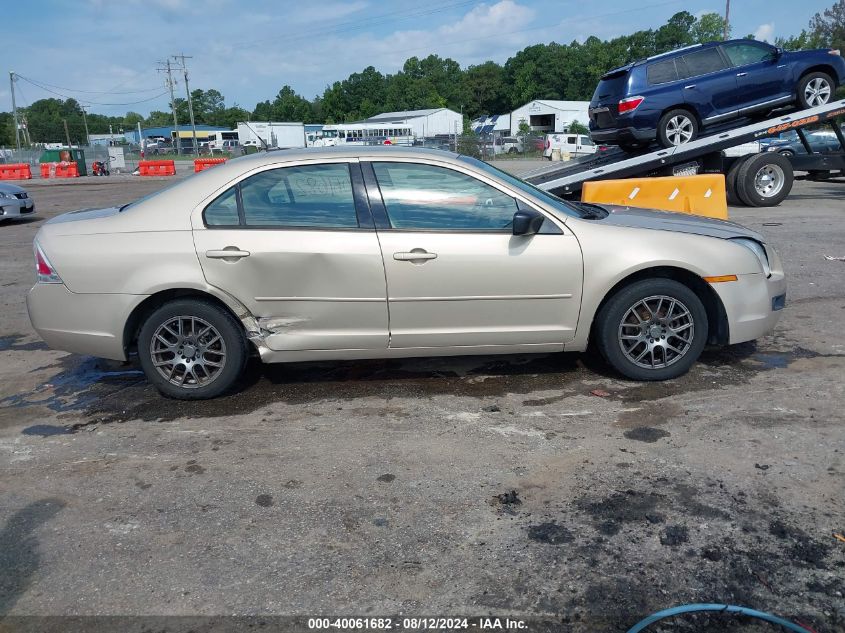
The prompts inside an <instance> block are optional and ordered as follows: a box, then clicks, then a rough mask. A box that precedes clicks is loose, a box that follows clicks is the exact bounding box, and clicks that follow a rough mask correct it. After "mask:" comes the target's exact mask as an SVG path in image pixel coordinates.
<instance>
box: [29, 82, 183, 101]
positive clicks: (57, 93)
mask: <svg viewBox="0 0 845 633" xmlns="http://www.w3.org/2000/svg"><path fill="white" fill-rule="evenodd" d="M15 76H16V77H19V78H21V79H23V80H24V81H26V82H27V83H30V84H32V85H33V86H35V87H36V88H40V89H41V90H44V91H46V92H49V93H51V94H54V95H56V96H59V97H64V98H65V99H74V100H75V101H78V102H80V103H83V102H84V103H88V104H92V105H103V106H126V105H136V104H139V103H148V102H150V101H155V100H156V99H158V98H160V97H163V96H164V95H166V94H167V91H166V90H165V91H164V92H161V93H159V94H157V95H153V96H152V97H149V98H148V99H140V100H138V101H127V102H125V103H106V102H103V101H92V100H91V99H78V98H77V97H74V96H72V95H68V94H64V93H61V92H57V91H56V90H53V89H52V88H48V87H47V86H46V85H43V84H41V83H40V82H38V81H35V80H33V79H30V78H29V77H24V76H23V75H18V74H15Z"/></svg>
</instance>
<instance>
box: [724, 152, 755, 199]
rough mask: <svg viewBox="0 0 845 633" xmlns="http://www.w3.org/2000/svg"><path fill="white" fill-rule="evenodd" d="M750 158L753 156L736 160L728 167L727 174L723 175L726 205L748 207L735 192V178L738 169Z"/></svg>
mask: <svg viewBox="0 0 845 633" xmlns="http://www.w3.org/2000/svg"><path fill="white" fill-rule="evenodd" d="M751 156H753V154H749V155H746V156H740V157H739V158H737V159H736V160H735V161H734V162H733V164H732V165H731V166H730V169H728V173H727V174H726V175H725V192H726V193H727V197H728V204H729V205H731V206H739V205H746V206H747V205H748V203H747V202H746V201H745V200H743V199H742V198H740V197H739V192H738V191H737V176H738V175H739V169H740V167H742V164H743V163H744V162H745V161H747V160H748V159H749V158H750V157H751Z"/></svg>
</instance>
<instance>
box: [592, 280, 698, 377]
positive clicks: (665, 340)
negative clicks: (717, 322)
mask: <svg viewBox="0 0 845 633" xmlns="http://www.w3.org/2000/svg"><path fill="white" fill-rule="evenodd" d="M707 329H708V323H707V311H706V310H705V309H704V305H703V304H702V302H701V299H699V298H698V295H696V294H695V293H694V292H693V291H692V290H690V289H689V288H688V287H687V286H685V285H683V284H682V283H680V282H677V281H674V280H672V279H663V278H657V279H644V280H642V281H638V282H636V283H633V284H631V285H630V286H626V287H625V288H622V289H621V290H619V291H618V292H617V293H616V294H615V295H613V297H611V298H610V299H609V300H608V301H607V302H606V303H605V304H604V306H603V307H602V309H601V310H600V311H599V314H598V316H597V317H596V339H597V345H598V348H599V351H600V352H601V353H602V355H603V356H604V358H605V359H606V360H607V362H608V363H610V365H611V366H612V367H613V368H614V369H615V370H616V371H618V372H619V373H620V374H622V375H623V376H626V377H628V378H632V379H634V380H668V379H670V378H677V377H678V376H681V375H683V374H685V373H686V372H687V371H689V368H690V367H692V365H693V363H695V361H696V360H697V359H698V357H699V356H700V355H701V351H702V350H703V349H704V345H705V343H706V342H707Z"/></svg>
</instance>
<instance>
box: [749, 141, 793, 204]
mask: <svg viewBox="0 0 845 633" xmlns="http://www.w3.org/2000/svg"><path fill="white" fill-rule="evenodd" d="M764 170H766V172H767V173H763V171H764ZM758 177H760V178H761V179H762V178H768V179H769V180H768V182H770V183H771V185H769V186H770V189H769V190H766V188H765V187H763V186H758V182H757V180H758ZM794 180H795V174H794V172H793V171H792V163H791V162H789V159H788V158H787V157H786V156H782V155H781V154H778V153H777V152H764V153H761V154H754V155H752V156H751V157H750V158H749V159H748V160H746V161H744V162H743V163H742V166H741V167H740V168H739V172H738V173H737V177H736V188H737V194H738V195H739V198H740V200H742V201H743V202H745V203H746V204H747V205H748V206H750V207H776V206H777V205H779V204H780V203H781V202H783V201H784V200H785V199H786V196H788V195H789V192H790V191H792V183H793V182H794Z"/></svg>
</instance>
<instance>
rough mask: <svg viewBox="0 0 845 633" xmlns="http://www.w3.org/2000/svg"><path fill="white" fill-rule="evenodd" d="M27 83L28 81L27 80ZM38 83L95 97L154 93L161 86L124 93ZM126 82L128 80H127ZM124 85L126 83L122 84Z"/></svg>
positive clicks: (41, 81)
mask: <svg viewBox="0 0 845 633" xmlns="http://www.w3.org/2000/svg"><path fill="white" fill-rule="evenodd" d="M24 79H26V78H25V77H24ZM27 81H29V80H27ZM37 81H38V82H39V83H41V84H43V85H45V86H50V87H51V88H55V89H56V90H64V91H66V92H80V93H84V94H92V95H94V94H97V95H131V94H141V93H144V92H154V91H155V90H161V86H156V87H155V88H144V89H143V90H126V91H113V90H79V89H76V88H63V87H62V86H57V85H55V84H51V83H47V82H46V81H43V80H41V79H38V80H37ZM127 81H128V80H127ZM123 83H126V82H123Z"/></svg>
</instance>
